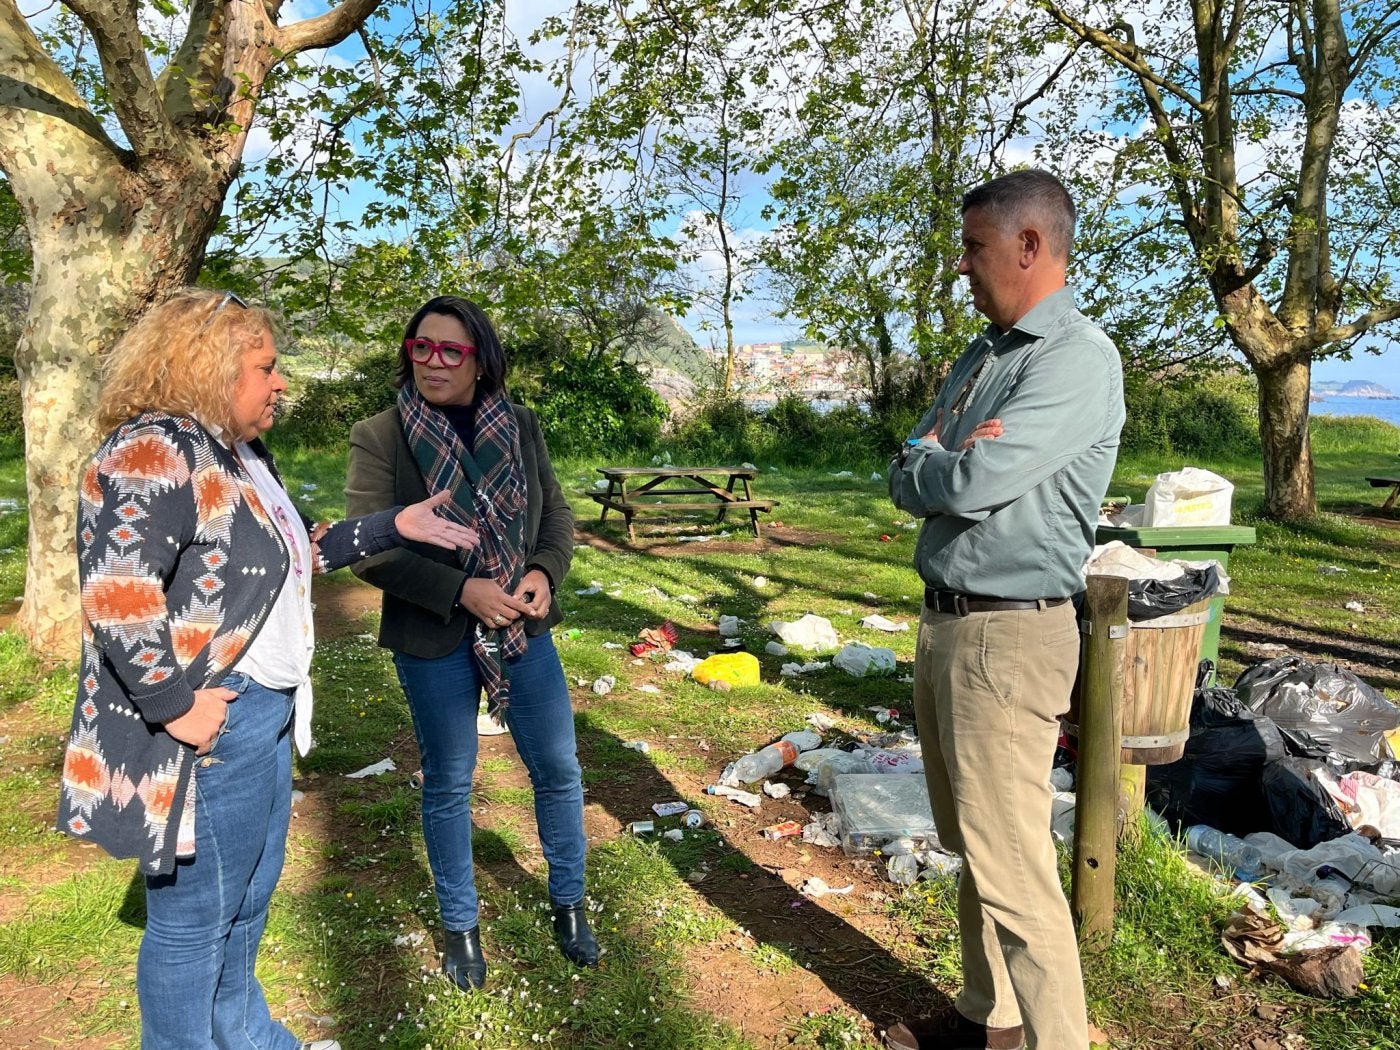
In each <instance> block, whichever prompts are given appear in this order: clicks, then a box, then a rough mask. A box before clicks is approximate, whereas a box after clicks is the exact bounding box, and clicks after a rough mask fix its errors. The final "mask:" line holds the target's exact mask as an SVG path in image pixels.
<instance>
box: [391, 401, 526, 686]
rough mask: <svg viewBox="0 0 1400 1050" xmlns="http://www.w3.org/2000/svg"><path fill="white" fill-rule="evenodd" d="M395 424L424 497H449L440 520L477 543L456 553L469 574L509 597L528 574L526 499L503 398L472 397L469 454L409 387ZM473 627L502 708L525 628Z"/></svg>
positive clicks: (516, 429) (484, 673)
mask: <svg viewBox="0 0 1400 1050" xmlns="http://www.w3.org/2000/svg"><path fill="white" fill-rule="evenodd" d="M399 420H400V423H401V424H402V426H403V435H404V439H405V440H406V441H407V442H408V447H409V448H410V449H411V450H412V452H413V459H414V461H415V462H416V463H417V464H418V469H419V470H421V471H422V472H423V480H424V481H425V482H426V483H427V486H428V494H429V495H435V494H436V493H438V492H441V491H442V490H443V489H446V490H447V491H449V492H451V493H452V501H451V502H450V503H447V504H445V505H444V506H443V508H442V511H443V513H444V514H446V515H447V516H448V517H450V518H451V519H452V520H453V521H456V522H458V523H459V524H462V525H469V526H471V527H472V528H475V529H476V531H477V533H478V535H480V537H481V543H480V544H479V545H478V546H477V547H476V549H475V550H471V551H460V550H459V551H458V552H457V556H458V558H459V559H460V561H461V563H462V567H463V568H464V569H466V570H467V575H468V576H473V577H484V578H486V579H489V580H495V581H496V582H497V583H498V584H500V585H501V588H502V589H503V590H504V591H505V592H506V593H507V594H512V593H514V591H515V588H516V585H517V584H519V583H520V578H521V576H523V575H524V570H525V517H526V508H527V504H528V500H527V496H526V491H525V477H524V475H523V474H522V473H521V471H520V426H519V424H518V423H517V422H516V419H515V413H514V412H513V411H512V410H511V407H510V402H508V401H507V400H506V398H505V394H504V393H503V392H500V391H497V392H495V393H490V394H479V395H478V396H477V408H476V442H475V444H476V448H475V450H474V451H473V452H470V453H469V452H468V451H467V449H466V446H464V445H463V444H462V441H461V439H460V438H459V437H458V436H457V432H456V431H455V430H453V429H452V424H451V423H449V422H448V420H447V416H446V415H444V414H443V413H442V412H439V411H438V410H437V409H435V408H433V407H432V406H431V405H429V404H428V403H427V402H426V401H424V400H423V395H422V394H420V393H419V392H418V388H417V387H416V386H414V384H412V383H405V384H404V385H403V387H402V388H400V390H399ZM473 620H474V621H475V626H474V628H473V632H472V652H473V654H474V655H475V656H476V663H477V667H478V668H479V669H480V671H481V677H482V682H483V684H484V685H485V687H486V697H487V700H488V702H489V703H490V704H491V706H493V707H505V705H506V703H507V702H508V701H509V699H510V675H509V672H508V671H507V668H506V660H507V659H510V658H514V657H517V656H520V655H522V654H523V653H524V652H525V646H526V639H525V627H524V623H523V621H522V620H515V621H514V622H513V623H510V624H508V625H507V626H505V627H503V628H497V627H494V626H492V625H490V624H484V623H481V622H480V621H476V620H475V618H474V617H473Z"/></svg>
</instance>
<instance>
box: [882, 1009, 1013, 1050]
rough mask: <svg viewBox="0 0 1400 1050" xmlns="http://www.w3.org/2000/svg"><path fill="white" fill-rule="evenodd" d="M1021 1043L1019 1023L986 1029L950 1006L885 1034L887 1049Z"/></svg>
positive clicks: (970, 1048) (998, 1048) (976, 1048)
mask: <svg viewBox="0 0 1400 1050" xmlns="http://www.w3.org/2000/svg"><path fill="white" fill-rule="evenodd" d="M1025 1045H1026V1030H1025V1029H1024V1028H1023V1027H1022V1026H1021V1025H1016V1026H1014V1027H1012V1028H988V1027H987V1026H986V1025H984V1024H979V1023H977V1022H976V1021H969V1020H968V1019H967V1018H966V1017H964V1016H963V1015H962V1014H960V1013H958V1011H957V1010H955V1009H954V1008H953V1007H951V1006H950V1007H949V1008H948V1009H947V1010H945V1011H944V1012H943V1013H941V1014H939V1015H938V1016H936V1017H930V1018H924V1019H921V1020H918V1021H901V1022H900V1023H899V1024H896V1025H893V1026H891V1027H890V1029H889V1031H887V1032H886V1033H885V1046H887V1047H889V1048H890V1050H1021V1048H1022V1047H1024V1046H1025Z"/></svg>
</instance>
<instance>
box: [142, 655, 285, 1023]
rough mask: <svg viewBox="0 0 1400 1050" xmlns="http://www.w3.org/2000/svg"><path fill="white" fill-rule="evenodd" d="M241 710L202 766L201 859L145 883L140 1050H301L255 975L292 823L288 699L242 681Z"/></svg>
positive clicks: (235, 682)
mask: <svg viewBox="0 0 1400 1050" xmlns="http://www.w3.org/2000/svg"><path fill="white" fill-rule="evenodd" d="M220 684H222V685H223V687H224V688H225V689H232V690H233V691H234V692H236V693H237V694H238V699H236V700H234V701H233V702H232V703H230V704H229V708H228V719H227V721H226V722H225V723H224V728H223V730H222V731H221V732H220V734H219V737H218V740H217V741H215V744H214V747H213V749H212V750H211V751H210V752H209V753H208V754H207V755H202V756H200V757H199V758H196V759H195V855H194V859H193V860H192V861H180V862H179V863H177V864H176V866H175V871H174V872H173V873H171V874H169V875H160V876H155V877H151V878H147V879H146V935H145V936H144V937H143V938H142V939H141V950H140V953H139V954H138V956H137V961H136V993H137V997H138V999H139V1001H140V1004H141V1046H142V1048H143V1050H184V1048H189V1050H209V1047H211V1046H215V1047H218V1048H219V1050H234V1048H237V1050H297V1048H299V1047H300V1046H301V1040H299V1039H297V1038H296V1037H295V1036H294V1035H292V1033H291V1032H289V1031H288V1030H287V1029H286V1028H284V1027H283V1026H282V1025H280V1024H278V1023H277V1022H276V1021H274V1020H273V1019H272V1015H271V1014H270V1013H269V1012H268V1008H267V1000H266V999H264V998H263V992H262V987H261V986H260V985H259V984H258V980H257V978H256V977H255V976H254V975H253V967H254V965H255V964H256V963H257V958H258V942H259V941H260V940H261V939H262V934H263V927H264V926H265V925H266V923H267V905H268V901H269V900H270V899H271V897H272V890H273V888H274V887H275V886H276V885H277V878H278V876H279V875H281V874H282V859H283V854H284V850H285V847H286V844H287V825H288V824H289V823H290V821H291V815H292V747H291V730H290V725H291V717H292V697H291V694H290V691H287V692H282V691H278V690H273V689H268V688H266V687H265V686H261V685H259V684H258V683H257V682H255V681H253V680H252V679H251V678H249V677H248V676H247V675H245V674H239V673H234V674H231V675H229V676H228V677H227V678H226V679H224V681H223V682H222V683H220Z"/></svg>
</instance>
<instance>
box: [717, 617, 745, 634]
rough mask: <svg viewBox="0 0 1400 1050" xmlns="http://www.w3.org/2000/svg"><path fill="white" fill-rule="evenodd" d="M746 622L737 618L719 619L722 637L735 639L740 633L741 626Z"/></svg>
mask: <svg viewBox="0 0 1400 1050" xmlns="http://www.w3.org/2000/svg"><path fill="white" fill-rule="evenodd" d="M743 622H744V621H743V620H741V619H739V617H737V616H721V617H720V618H719V633H720V635H721V637H724V638H733V637H734V636H735V635H736V634H738V633H739V625H740V624H741V623H743Z"/></svg>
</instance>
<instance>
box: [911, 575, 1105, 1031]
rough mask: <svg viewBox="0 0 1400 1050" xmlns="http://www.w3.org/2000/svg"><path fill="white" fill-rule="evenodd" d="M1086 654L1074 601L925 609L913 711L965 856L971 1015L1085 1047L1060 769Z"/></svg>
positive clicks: (943, 811) (963, 913) (935, 787)
mask: <svg viewBox="0 0 1400 1050" xmlns="http://www.w3.org/2000/svg"><path fill="white" fill-rule="evenodd" d="M1078 664H1079V636H1078V630H1077V627H1076V625H1075V614H1074V608H1073V606H1072V605H1071V604H1070V603H1066V604H1064V605H1059V606H1055V607H1053V608H1048V609H1027V610H1013V611H1007V612H981V613H972V614H970V615H968V616H953V615H947V614H943V613H936V612H930V611H929V610H928V608H925V609H924V611H923V615H922V616H921V618H920V620H919V643H918V655H917V657H916V660H915V673H914V711H915V714H916V716H917V718H918V731H919V742H920V744H921V746H922V749H923V756H924V770H925V776H926V777H927V778H928V791H929V799H930V801H931V802H932V804H933V818H934V822H935V823H936V824H937V825H938V837H939V840H940V841H941V842H942V844H943V846H944V848H945V849H948V850H950V851H952V852H954V853H958V854H961V856H962V858H963V869H962V875H961V876H960V879H959V883H958V922H959V925H960V928H961V930H960V932H961V939H962V962H963V990H962V992H961V994H960V995H959V996H958V998H957V1001H956V1003H955V1005H956V1007H957V1009H958V1011H959V1012H960V1013H961V1014H962V1015H963V1016H964V1017H967V1018H968V1019H969V1020H972V1021H978V1022H982V1023H985V1024H987V1025H989V1026H992V1027H996V1028H1009V1027H1012V1026H1014V1025H1018V1024H1024V1025H1025V1028H1026V1045H1027V1048H1028V1050H1037V1048H1038V1050H1086V1048H1087V1047H1088V1046H1089V1034H1088V1020H1087V1017H1086V1013H1085V1006H1084V979H1083V976H1082V973H1081V971H1080V965H1079V947H1078V943H1077V941H1076V938H1075V932H1074V924H1073V922H1072V920H1071V918H1070V913H1069V905H1068V903H1067V902H1066V900H1065V896H1064V891H1063V890H1062V889H1061V886H1060V878H1059V871H1058V869H1057V867H1056V861H1055V845H1054V841H1053V840H1052V839H1051V837H1050V800H1051V788H1050V767H1051V764H1052V762H1053V760H1054V755H1055V743H1056V740H1057V739H1058V738H1059V732H1060V726H1059V716H1060V715H1062V714H1064V713H1065V711H1066V710H1068V708H1069V694H1070V689H1071V687H1072V686H1073V684H1074V675H1075V671H1076V669H1077V667H1078Z"/></svg>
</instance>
